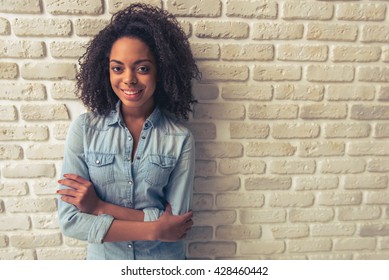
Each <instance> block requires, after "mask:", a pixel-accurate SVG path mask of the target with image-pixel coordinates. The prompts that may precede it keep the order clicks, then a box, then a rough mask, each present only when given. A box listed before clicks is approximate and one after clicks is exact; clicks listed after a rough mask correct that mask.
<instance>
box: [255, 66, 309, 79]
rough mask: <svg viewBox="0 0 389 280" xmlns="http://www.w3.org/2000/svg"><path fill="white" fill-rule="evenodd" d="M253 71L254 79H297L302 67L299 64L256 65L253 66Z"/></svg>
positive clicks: (299, 77) (300, 74) (299, 76)
mask: <svg viewBox="0 0 389 280" xmlns="http://www.w3.org/2000/svg"><path fill="white" fill-rule="evenodd" d="M253 71H254V72H253V79H254V80H255V81H299V80H301V76H302V69H301V67H300V66H290V65H277V66H273V65H270V66H260V65H257V66H255V67H254V70H253Z"/></svg>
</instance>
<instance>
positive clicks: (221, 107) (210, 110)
mask: <svg viewBox="0 0 389 280" xmlns="http://www.w3.org/2000/svg"><path fill="white" fill-rule="evenodd" d="M193 116H194V118H195V119H216V120H219V119H222V120H226V119H228V120H243V119H244V117H245V107H244V105H241V104H219V103H213V104H210V103H208V104H205V103H202V104H196V105H195V106H194V110H193Z"/></svg>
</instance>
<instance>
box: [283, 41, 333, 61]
mask: <svg viewBox="0 0 389 280" xmlns="http://www.w3.org/2000/svg"><path fill="white" fill-rule="evenodd" d="M327 57H328V47H327V46H320V45H318V46H315V45H292V44H287V45H280V46H279V47H278V48H277V59H278V60H284V61H326V60H327Z"/></svg>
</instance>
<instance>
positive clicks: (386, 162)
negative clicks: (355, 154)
mask: <svg viewBox="0 0 389 280" xmlns="http://www.w3.org/2000/svg"><path fill="white" fill-rule="evenodd" d="M367 171H369V172H388V171H389V159H380V158H376V159H371V160H369V161H368V164H367Z"/></svg>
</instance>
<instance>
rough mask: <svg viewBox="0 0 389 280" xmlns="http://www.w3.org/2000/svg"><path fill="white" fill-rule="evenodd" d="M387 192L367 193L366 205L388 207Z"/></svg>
mask: <svg viewBox="0 0 389 280" xmlns="http://www.w3.org/2000/svg"><path fill="white" fill-rule="evenodd" d="M388 198H389V192H384V191H382V190H381V191H375V192H368V193H367V196H366V204H380V205H385V204H386V205H388V204H389V200H388Z"/></svg>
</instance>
